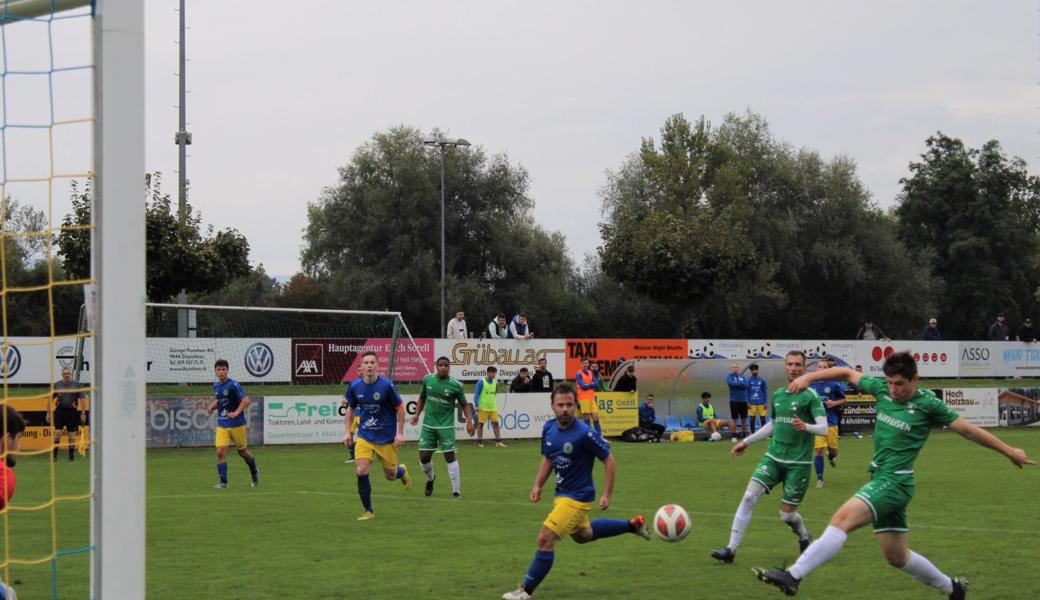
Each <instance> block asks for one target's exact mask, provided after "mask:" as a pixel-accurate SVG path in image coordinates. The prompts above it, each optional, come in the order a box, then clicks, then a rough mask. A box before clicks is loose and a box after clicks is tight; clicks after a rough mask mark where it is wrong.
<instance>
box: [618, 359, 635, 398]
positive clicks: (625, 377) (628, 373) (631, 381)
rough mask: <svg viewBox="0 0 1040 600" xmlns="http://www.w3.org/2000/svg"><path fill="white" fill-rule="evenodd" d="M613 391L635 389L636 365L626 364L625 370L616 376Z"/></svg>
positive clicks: (630, 390) (632, 390)
mask: <svg viewBox="0 0 1040 600" xmlns="http://www.w3.org/2000/svg"><path fill="white" fill-rule="evenodd" d="M614 391H615V392H634V391H636V366H635V365H628V367H627V368H626V369H625V372H624V373H622V374H621V376H620V377H618V379H617V382H616V383H615V384H614Z"/></svg>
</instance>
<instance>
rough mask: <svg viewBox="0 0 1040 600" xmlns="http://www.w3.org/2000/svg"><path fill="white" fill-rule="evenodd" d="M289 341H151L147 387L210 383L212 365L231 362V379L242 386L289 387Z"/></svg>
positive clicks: (229, 373) (286, 339)
mask: <svg viewBox="0 0 1040 600" xmlns="http://www.w3.org/2000/svg"><path fill="white" fill-rule="evenodd" d="M289 342H290V340H289V339H288V338H148V339H147V340H145V353H146V354H145V356H146V357H147V361H148V362H147V369H148V383H182V382H183V383H210V382H212V381H213V379H214V377H213V363H214V362H216V360H217V359H218V358H223V359H225V360H226V361H228V365H229V368H228V376H229V377H231V378H232V379H235V380H236V381H239V382H241V383H251V382H264V383H288V382H289V381H291V379H292V378H291V370H290V362H291V354H290V343H289Z"/></svg>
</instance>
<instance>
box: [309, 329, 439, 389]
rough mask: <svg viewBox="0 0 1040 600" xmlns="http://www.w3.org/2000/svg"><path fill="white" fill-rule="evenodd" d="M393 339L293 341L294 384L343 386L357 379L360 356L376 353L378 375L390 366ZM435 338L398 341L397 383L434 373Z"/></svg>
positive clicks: (395, 376) (314, 339)
mask: <svg viewBox="0 0 1040 600" xmlns="http://www.w3.org/2000/svg"><path fill="white" fill-rule="evenodd" d="M392 343H393V339H391V338H335V339H329V338H293V340H292V370H293V372H292V382H293V383H295V384H309V383H343V382H345V381H352V380H354V379H355V377H356V374H357V369H358V367H359V366H360V365H361V355H362V354H364V353H366V352H375V353H376V359H377V360H378V361H379V372H380V373H386V372H387V369H388V368H389V367H390V354H391V349H392V348H391V345H392ZM433 345H434V341H433V338H420V339H417V340H415V343H414V344H413V343H412V340H410V339H398V340H397V355H396V357H395V366H394V381H419V380H421V379H422V378H423V377H425V376H426V375H428V374H430V373H432V372H433V366H434V365H433V360H434V357H433Z"/></svg>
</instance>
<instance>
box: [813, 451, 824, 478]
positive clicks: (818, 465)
mask: <svg viewBox="0 0 1040 600" xmlns="http://www.w3.org/2000/svg"><path fill="white" fill-rule="evenodd" d="M813 464H814V465H816V479H819V480H820V481H823V457H822V456H817V457H816V459H815V460H813Z"/></svg>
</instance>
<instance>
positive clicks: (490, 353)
mask: <svg viewBox="0 0 1040 600" xmlns="http://www.w3.org/2000/svg"><path fill="white" fill-rule="evenodd" d="M433 349H434V352H433V356H434V358H436V357H437V356H447V357H448V358H449V359H451V376H452V377H454V378H455V379H458V380H459V381H476V380H478V379H480V378H481V377H484V376H485V375H486V374H487V368H488V367H490V366H492V365H494V366H495V368H497V369H498V380H499V381H500V382H505V383H506V386H507V387H508V385H509V381H510V380H512V379H513V378H514V377H516V375H517V373H519V372H520V368H521V367H527V370H528V371H530V372H531V374H532V375H533V374H534V370H535V368H536V367H537V366H538V360H539V359H542V358H544V359H545V361H546V367H547V368H548V369H549V372H550V373H552V374H553V377H554V378H555V379H563V378H564V376H563V373H564V370H565V369H564V367H565V361H564V352H565V351H566V350H565V346H564V340H558V339H557V340H552V339H546V340H538V339H533V340H477V339H472V340H448V339H438V340H436V341H435V342H434V344H433ZM431 362H432V361H431Z"/></svg>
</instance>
